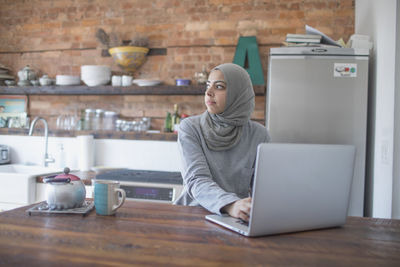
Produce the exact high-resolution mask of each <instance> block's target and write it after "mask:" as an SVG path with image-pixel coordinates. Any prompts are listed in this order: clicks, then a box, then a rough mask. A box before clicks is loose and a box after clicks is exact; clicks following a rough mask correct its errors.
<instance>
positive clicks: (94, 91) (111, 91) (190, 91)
mask: <svg viewBox="0 0 400 267" xmlns="http://www.w3.org/2000/svg"><path fill="white" fill-rule="evenodd" d="M204 91H205V85H189V86H176V85H157V86H136V85H132V86H126V87H122V86H110V85H104V86H95V87H89V86H86V85H75V86H55V85H53V86H23V87H20V86H0V95H203V94H204ZM254 93H255V94H256V95H265V85H255V86H254Z"/></svg>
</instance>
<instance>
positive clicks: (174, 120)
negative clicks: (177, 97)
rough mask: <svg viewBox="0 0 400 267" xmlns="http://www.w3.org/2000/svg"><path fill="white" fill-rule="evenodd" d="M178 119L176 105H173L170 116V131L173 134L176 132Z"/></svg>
mask: <svg viewBox="0 0 400 267" xmlns="http://www.w3.org/2000/svg"><path fill="white" fill-rule="evenodd" d="M180 119H181V116H180V115H179V112H178V104H175V105H174V114H172V123H171V127H172V129H171V130H172V131H173V132H174V133H177V132H178V128H179V122H180Z"/></svg>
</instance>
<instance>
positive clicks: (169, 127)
mask: <svg viewBox="0 0 400 267" xmlns="http://www.w3.org/2000/svg"><path fill="white" fill-rule="evenodd" d="M164 132H167V133H170V132H172V117H171V113H169V112H167V116H166V117H165V122H164Z"/></svg>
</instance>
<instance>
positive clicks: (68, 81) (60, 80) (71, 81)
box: [56, 75, 81, 85]
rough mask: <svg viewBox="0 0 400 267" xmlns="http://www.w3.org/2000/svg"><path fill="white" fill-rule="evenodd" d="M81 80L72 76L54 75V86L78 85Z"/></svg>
mask: <svg viewBox="0 0 400 267" xmlns="http://www.w3.org/2000/svg"><path fill="white" fill-rule="evenodd" d="M79 84H81V78H80V77H79V76H72V75H56V85H79Z"/></svg>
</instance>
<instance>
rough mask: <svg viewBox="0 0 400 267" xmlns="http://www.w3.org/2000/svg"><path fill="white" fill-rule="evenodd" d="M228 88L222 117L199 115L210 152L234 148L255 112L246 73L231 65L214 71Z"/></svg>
mask: <svg viewBox="0 0 400 267" xmlns="http://www.w3.org/2000/svg"><path fill="white" fill-rule="evenodd" d="M213 70H220V71H221V72H222V73H223V75H224V78H225V82H226V85H227V94H226V106H225V109H224V111H223V112H222V113H219V114H210V113H208V111H205V112H204V113H203V114H202V115H201V119H200V128H201V131H202V133H203V135H204V137H205V138H204V139H205V140H206V144H207V147H208V148H209V149H210V150H214V151H222V150H227V149H230V148H232V147H234V146H235V145H236V144H237V143H238V142H239V140H240V137H241V136H242V128H243V125H244V124H245V123H247V122H248V121H249V120H250V116H251V114H252V113H253V110H254V91H253V85H252V83H251V80H250V76H249V74H248V73H247V71H246V70H245V69H243V68H242V67H240V66H239V65H236V64H233V63H225V64H222V65H219V66H217V67H215V68H214V69H213Z"/></svg>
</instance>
